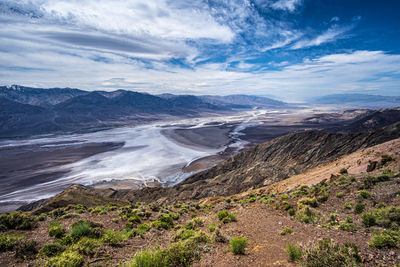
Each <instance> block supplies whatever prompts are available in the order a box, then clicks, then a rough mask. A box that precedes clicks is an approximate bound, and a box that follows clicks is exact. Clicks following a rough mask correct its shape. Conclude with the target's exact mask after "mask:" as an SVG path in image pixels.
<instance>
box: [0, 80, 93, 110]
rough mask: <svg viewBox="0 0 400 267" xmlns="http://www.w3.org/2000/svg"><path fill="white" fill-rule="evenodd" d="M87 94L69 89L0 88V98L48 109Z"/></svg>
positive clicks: (15, 86) (16, 86) (13, 86)
mask: <svg viewBox="0 0 400 267" xmlns="http://www.w3.org/2000/svg"><path fill="white" fill-rule="evenodd" d="M86 94H88V92H86V91H82V90H79V89H71V88H50V89H41V88H32V87H25V86H19V85H12V86H0V97H4V98H7V99H10V100H14V101H16V102H19V103H22V104H29V105H34V106H41V107H49V106H52V105H55V104H58V103H61V102H63V101H66V100H68V99H70V98H73V97H76V96H80V95H86Z"/></svg>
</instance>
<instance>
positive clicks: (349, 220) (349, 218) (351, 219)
mask: <svg viewBox="0 0 400 267" xmlns="http://www.w3.org/2000/svg"><path fill="white" fill-rule="evenodd" d="M345 221H346V222H347V223H353V218H351V217H350V216H346V218H345Z"/></svg>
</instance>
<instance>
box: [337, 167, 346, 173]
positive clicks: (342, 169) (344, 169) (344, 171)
mask: <svg viewBox="0 0 400 267" xmlns="http://www.w3.org/2000/svg"><path fill="white" fill-rule="evenodd" d="M339 173H340V174H347V169H346V168H341V169H340V171H339Z"/></svg>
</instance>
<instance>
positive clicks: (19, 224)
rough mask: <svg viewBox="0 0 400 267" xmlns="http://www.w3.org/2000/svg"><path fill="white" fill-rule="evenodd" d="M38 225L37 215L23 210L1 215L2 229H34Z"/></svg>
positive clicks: (0, 224) (0, 227)
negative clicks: (31, 214)
mask: <svg viewBox="0 0 400 267" xmlns="http://www.w3.org/2000/svg"><path fill="white" fill-rule="evenodd" d="M36 225H37V223H36V220H35V217H33V216H30V215H27V214H24V213H21V212H17V211H16V212H13V213H10V214H1V215H0V231H7V230H32V229H33V228H34V227H36Z"/></svg>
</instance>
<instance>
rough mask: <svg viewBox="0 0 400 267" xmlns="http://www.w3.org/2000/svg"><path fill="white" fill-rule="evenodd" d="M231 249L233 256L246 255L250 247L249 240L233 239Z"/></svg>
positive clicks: (242, 238) (230, 242)
mask: <svg viewBox="0 0 400 267" xmlns="http://www.w3.org/2000/svg"><path fill="white" fill-rule="evenodd" d="M229 245H230V246H229V249H230V251H232V253H233V254H244V252H245V249H246V248H247V245H248V240H247V238H245V237H232V239H231V240H230V241H229Z"/></svg>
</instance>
